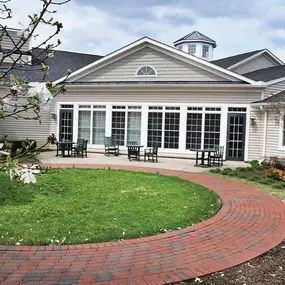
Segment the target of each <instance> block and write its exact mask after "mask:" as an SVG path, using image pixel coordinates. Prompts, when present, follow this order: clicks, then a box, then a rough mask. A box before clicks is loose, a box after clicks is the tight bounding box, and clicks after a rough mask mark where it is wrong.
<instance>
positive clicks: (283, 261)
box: [179, 240, 285, 285]
mask: <svg viewBox="0 0 285 285" xmlns="http://www.w3.org/2000/svg"><path fill="white" fill-rule="evenodd" d="M179 284H180V285H182V284H184V285H194V284H195V285H197V284H202V285H228V284H234V285H284V284H285V240H284V241H283V242H282V243H281V244H280V245H279V246H277V247H275V248H273V249H271V250H270V251H269V252H267V253H265V254H263V255H261V256H259V257H256V258H254V259H252V260H250V261H248V262H246V263H243V264H241V265H237V266H234V267H232V268H229V269H226V270H224V271H221V272H216V273H214V274H210V275H207V276H205V277H201V278H199V279H198V278H197V279H196V280H191V281H188V282H182V283H179Z"/></svg>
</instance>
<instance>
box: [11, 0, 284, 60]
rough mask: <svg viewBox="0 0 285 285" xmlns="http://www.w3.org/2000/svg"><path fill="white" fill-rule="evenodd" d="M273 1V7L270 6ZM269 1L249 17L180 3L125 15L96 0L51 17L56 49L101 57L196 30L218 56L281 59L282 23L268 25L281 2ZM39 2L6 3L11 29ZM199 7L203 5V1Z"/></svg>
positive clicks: (280, 12) (168, 40) (18, 0)
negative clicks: (198, 10) (57, 28)
mask: <svg viewBox="0 0 285 285" xmlns="http://www.w3.org/2000/svg"><path fill="white" fill-rule="evenodd" d="M272 1H274V3H275V5H272ZM272 1H271V0H261V1H260V2H259V5H257V6H256V7H255V6H254V7H253V8H254V9H256V13H254V11H255V10H254V9H253V8H252V13H251V15H250V16H249V17H247V18H246V17H240V18H239V17H229V16H219V17H214V16H213V17H211V16H209V15H207V17H202V16H200V17H196V18H195V15H196V14H195V13H194V12H193V11H192V9H191V5H189V6H188V8H187V9H185V8H182V7H180V6H178V5H176V6H175V5H173V6H167V5H164V6H162V5H160V6H149V7H148V9H147V10H148V12H150V11H152V12H151V13H149V14H145V17H142V16H143V15H142V16H141V17H138V18H135V17H132V18H131V19H128V18H127V17H123V16H119V14H116V13H115V12H114V11H112V12H111V10H110V11H108V10H107V8H106V7H105V9H104V11H103V10H102V9H98V8H96V4H93V3H95V2H96V1H94V2H93V1H89V2H88V3H89V4H86V2H85V1H71V2H70V3H68V4H65V5H63V6H60V7H57V9H58V13H57V14H56V15H55V17H56V18H57V19H58V20H59V21H61V22H63V25H64V29H63V30H62V32H61V33H60V35H59V36H58V37H59V38H60V39H61V41H62V45H61V46H60V49H66V50H70V51H79V52H88V53H94V54H102V55H104V54H107V53H109V52H112V51H113V50H116V49H118V48H121V47H122V46H124V45H126V44H128V43H130V42H132V41H134V40H137V39H138V38H140V37H142V36H149V37H153V38H155V39H157V40H159V41H162V42H165V43H167V44H171V45H172V42H174V41H175V40H177V39H178V38H180V37H182V36H184V35H186V34H188V33H190V32H191V31H193V30H198V31H200V32H202V33H204V34H205V35H207V36H209V37H211V38H212V39H214V40H216V42H217V45H218V47H217V48H216V50H215V57H216V58H218V57H223V56H229V55H233V54H237V53H241V52H248V51H251V50H255V49H261V48H268V49H270V50H271V51H272V52H273V53H277V55H279V56H280V57H281V59H283V60H284V61H285V52H284V51H283V50H284V49H283V46H282V45H281V42H282V41H285V29H284V26H282V22H281V24H280V27H278V29H276V27H275V28H274V27H271V26H270V23H272V22H273V21H274V19H276V18H274V17H276V15H278V19H282V20H283V19H284V16H285V8H284V7H285V6H284V3H282V0H272ZM84 2H85V4H84ZM24 3H28V5H24ZM40 3H41V2H40V1H39V0H12V1H11V2H10V6H11V7H12V9H13V12H14V14H13V18H12V19H11V20H9V21H8V22H7V24H8V25H10V26H13V27H19V25H18V21H20V22H22V23H23V24H27V23H28V18H27V15H28V14H29V13H33V12H34V11H35V8H39V7H40ZM282 4H283V5H282ZM106 5H107V1H106ZM201 5H206V4H203V3H202V2H201ZM278 5H279V6H278ZM279 8H280V9H279ZM248 9H251V8H250V7H248ZM136 12H138V11H136ZM141 13H143V12H141ZM144 13H146V12H145V10H144ZM277 13H278V14H277ZM283 15H284V16H283ZM233 16H234V15H233ZM166 19H171V21H167V20H166ZM176 19H177V21H176ZM187 19H188V20H189V21H187ZM184 20H185V21H184ZM275 24H277V23H276V22H275ZM39 32H40V38H39V39H38V41H40V39H43V38H45V37H46V36H47V35H48V34H49V33H50V30H47V29H44V28H41V29H40V30H39ZM279 39H280V40H281V42H280V43H278V40H279Z"/></svg>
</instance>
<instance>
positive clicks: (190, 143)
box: [186, 113, 202, 149]
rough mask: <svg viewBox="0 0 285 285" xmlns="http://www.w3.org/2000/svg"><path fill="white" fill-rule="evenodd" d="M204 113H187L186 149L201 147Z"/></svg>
mask: <svg viewBox="0 0 285 285" xmlns="http://www.w3.org/2000/svg"><path fill="white" fill-rule="evenodd" d="M201 143H202V114H201V113H188V114H187V131H186V149H191V148H201Z"/></svg>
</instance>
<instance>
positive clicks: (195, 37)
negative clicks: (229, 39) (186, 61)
mask: <svg viewBox="0 0 285 285" xmlns="http://www.w3.org/2000/svg"><path fill="white" fill-rule="evenodd" d="M183 41H186V42H191V41H193V42H197V41H202V42H206V43H210V44H212V45H213V46H214V47H216V46H217V44H216V42H215V41H214V40H212V39H210V38H209V37H207V36H205V35H203V34H201V33H200V32H198V31H194V32H192V33H190V34H188V35H186V36H184V37H183V38H180V39H179V40H177V41H175V42H174V45H175V44H176V43H178V42H183Z"/></svg>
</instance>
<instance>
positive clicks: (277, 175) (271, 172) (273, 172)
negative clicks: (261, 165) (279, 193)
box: [266, 168, 283, 179]
mask: <svg viewBox="0 0 285 285" xmlns="http://www.w3.org/2000/svg"><path fill="white" fill-rule="evenodd" d="M266 176H267V177H269V178H272V179H282V177H283V171H282V170H280V169H276V168H269V169H268V170H267V175H266Z"/></svg>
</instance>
